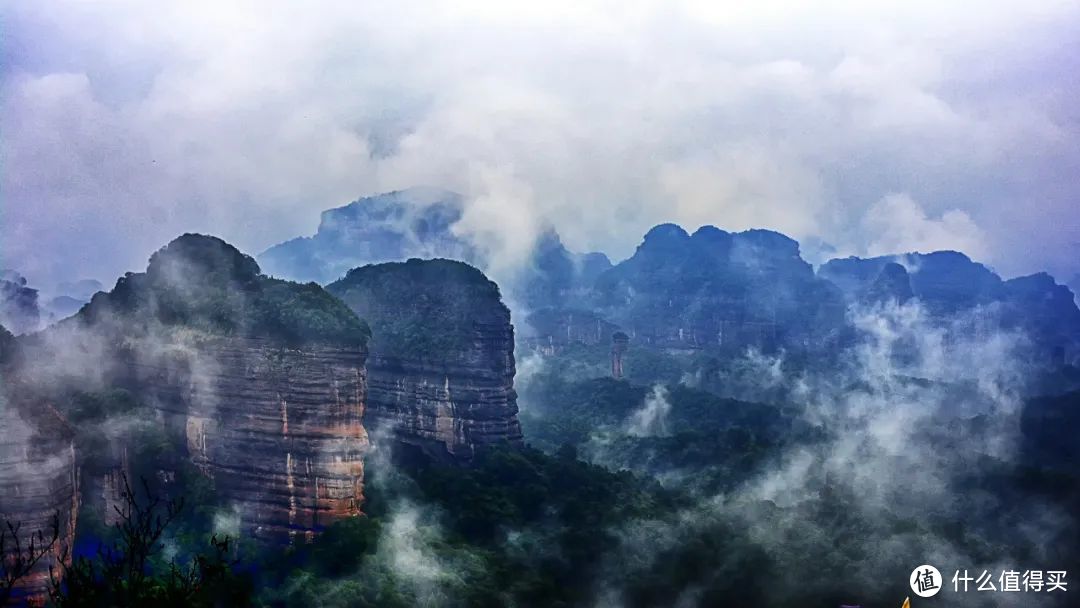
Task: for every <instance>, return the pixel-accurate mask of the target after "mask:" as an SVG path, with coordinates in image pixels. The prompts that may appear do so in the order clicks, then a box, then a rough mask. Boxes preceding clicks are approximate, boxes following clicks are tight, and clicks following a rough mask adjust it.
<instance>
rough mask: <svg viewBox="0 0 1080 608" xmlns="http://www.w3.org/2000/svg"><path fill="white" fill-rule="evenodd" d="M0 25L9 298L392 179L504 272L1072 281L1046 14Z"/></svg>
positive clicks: (138, 15) (490, 12)
mask: <svg viewBox="0 0 1080 608" xmlns="http://www.w3.org/2000/svg"><path fill="white" fill-rule="evenodd" d="M2 11H3V12H2V13H0V19H2V20H3V22H4V24H5V47H4V54H5V68H6V69H5V70H4V73H3V76H2V82H0V92H2V98H3V111H4V116H5V125H6V126H5V137H4V146H3V148H4V157H5V162H4V166H3V171H2V176H0V179H2V185H3V190H4V192H5V196H4V220H3V221H4V228H5V238H4V240H3V243H2V246H0V248H2V255H3V264H4V266H7V267H11V268H16V269H18V270H20V271H21V272H22V273H23V274H24V275H26V276H28V277H29V278H30V280H31V283H32V284H35V285H40V286H45V287H48V286H50V285H52V284H54V283H55V282H57V281H61V280H73V279H78V278H84V277H90V278H98V279H101V280H105V281H108V280H111V278H112V277H114V276H117V275H119V274H121V273H122V272H124V271H127V270H132V269H137V268H139V267H140V264H141V262H142V260H144V259H145V258H146V256H147V255H148V254H149V253H150V252H151V251H153V250H154V249H155V248H156V247H158V246H159V245H160V244H161V243H163V242H166V241H167V240H168V239H169V238H171V237H172V236H175V235H176V234H179V233H181V232H185V231H199V232H211V231H212V232H214V233H216V234H219V235H220V236H222V237H224V238H225V239H226V240H228V241H230V242H233V243H235V244H237V245H238V246H239V247H241V248H242V249H244V250H247V251H253V252H257V251H261V250H263V249H265V248H266V247H268V246H270V245H272V244H274V243H278V242H281V241H284V240H286V239H288V238H292V237H295V236H299V235H303V234H311V233H312V232H313V231H314V228H315V225H316V222H317V221H318V217H319V212H320V211H321V210H323V209H327V208H330V207H335V206H339V205H342V204H345V203H347V202H348V201H351V200H355V199H356V198H357V197H358V196H361V195H367V194H373V193H377V192H384V191H389V190H393V189H400V188H405V187H412V186H431V187H442V188H448V189H451V190H454V191H457V192H461V193H462V194H463V196H464V197H465V202H466V209H465V213H464V216H463V218H462V220H461V222H460V223H459V225H458V226H457V230H458V231H459V232H460V233H462V234H464V235H466V236H468V237H469V238H470V240H471V241H472V242H475V243H477V244H478V245H479V246H480V248H481V249H483V250H485V251H488V252H493V253H494V255H493V256H492V259H496V260H498V261H499V263H500V264H504V265H507V266H513V265H515V264H519V263H520V262H521V261H523V260H524V259H525V258H526V256H527V254H528V252H529V250H530V247H531V244H532V243H533V241H534V239H535V238H536V236H537V234H538V233H539V231H541V230H543V229H544V228H545V227H546V226H548V225H551V226H554V227H555V228H556V229H557V230H558V231H559V232H560V234H562V235H563V237H564V239H565V241H566V242H567V244H568V246H569V247H570V248H571V249H573V250H577V251H588V250H602V251H605V252H607V253H608V254H609V255H611V256H612V257H613V259H619V258H622V257H625V256H627V255H628V254H629V253H630V252H631V251H632V248H633V247H634V245H636V242H637V237H638V236H639V235H640V234H643V233H644V232H645V231H646V230H647V229H648V228H649V227H650V226H652V225H655V224H658V223H660V222H664V221H674V222H679V223H682V224H684V225H689V226H697V225H700V224H706V223H709V224H715V225H718V226H720V227H722V228H725V229H729V230H742V229H747V228H753V227H761V228H771V229H775V230H779V231H782V232H784V233H786V234H789V235H791V236H793V237H795V238H797V239H800V240H802V241H805V242H806V243H809V244H812V246H808V247H806V248H805V249H806V251H805V253H806V255H807V256H808V257H810V258H819V257H827V256H832V255H847V254H875V253H881V252H888V253H893V252H901V251H909V250H911V251H914V250H920V251H926V250H929V249H940V248H950V249H962V250H965V251H968V252H969V253H971V254H973V255H974V256H976V257H979V258H980V259H985V260H986V261H987V262H988V263H990V264H991V265H993V266H994V267H995V269H997V270H998V271H999V272H1001V273H1003V274H1004V275H1006V276H1012V275H1015V274H1020V273H1027V272H1032V271H1035V270H1041V269H1046V270H1049V271H1051V272H1052V273H1054V274H1055V275H1059V276H1072V274H1075V272H1076V271H1077V268H1076V265H1075V259H1077V257H1078V255H1077V254H1078V252H1080V250H1078V249H1077V247H1078V242H1080V234H1078V227H1077V225H1076V223H1075V222H1073V221H1071V219H1070V217H1069V214H1070V210H1072V209H1073V208H1074V207H1075V202H1076V199H1077V195H1078V192H1077V189H1076V185H1075V183H1073V180H1071V179H1070V178H1069V176H1071V175H1074V174H1076V172H1077V170H1080V154H1078V152H1077V148H1076V146H1075V145H1073V142H1075V141H1076V139H1077V136H1078V135H1080V117H1078V115H1077V114H1076V112H1075V107H1074V106H1075V104H1073V103H1072V100H1073V99H1074V98H1075V95H1076V93H1077V91H1078V90H1080V83H1078V80H1077V78H1078V77H1077V74H1080V66H1078V65H1077V59H1076V57H1077V55H1076V53H1075V52H1074V50H1075V48H1074V47H1075V45H1074V44H1073V41H1074V40H1075V39H1076V37H1077V28H1078V26H1080V13H1078V12H1077V8H1076V7H1075V6H1074V5H1072V4H1071V3H1066V2H1057V1H1053V0H1040V1H1037V2H1029V3H1024V4H1022V5H1018V4H1016V3H1010V2H994V3H990V4H984V5H982V6H980V8H979V10H978V11H972V10H969V9H966V8H962V7H960V6H942V5H940V4H931V3H921V2H916V3H911V2H904V3H899V2H896V3H894V2H882V3H875V4H874V5H872V6H869V5H866V6H859V7H852V6H848V5H846V4H843V3H825V4H819V5H817V6H815V7H814V8H813V9H810V8H808V7H804V6H801V5H798V4H794V3H793V4H788V3H785V2H770V3H767V4H765V5H760V6H759V5H755V6H754V7H748V6H744V5H741V4H736V3H721V4H715V3H699V2H692V1H688V2H680V3H675V4H671V3H651V2H639V3H633V4H631V5H629V6H628V5H625V3H620V4H618V5H617V7H616V6H615V5H611V4H610V3H607V2H604V1H600V2H591V3H578V2H574V3H557V4H554V5H552V4H551V3H545V4H544V6H543V8H541V7H540V6H539V5H536V6H531V5H528V4H513V5H503V4H499V3H486V2H467V3H460V2H453V3H447V2H427V3H421V2H405V3H395V4H394V5H393V6H390V5H380V4H378V3H359V4H357V3H343V2H333V1H328V2H319V3H316V4H313V5H312V4H309V5H305V6H304V7H297V6H295V5H291V4H287V3H273V4H269V5H268V4H265V3H239V4H232V5H230V7H229V8H222V7H220V6H219V5H216V4H212V3H199V2H196V3H176V4H156V5H155V6H154V7H153V8H151V7H147V6H145V5H143V4H141V3H136V2H129V1H125V0H114V1H110V2H103V3H93V4H85V3H80V2H69V1H66V0H53V1H49V2H40V3H29V4H27V3H13V4H10V5H7V6H5V7H4V8H3V9H2ZM1034 242H1038V243H1039V246H1038V247H1033V246H1032V245H1031V244H1032V243H1034ZM43 251H48V252H49V253H50V255H42V253H41V252H43ZM811 261H814V262H820V261H821V260H820V259H811Z"/></svg>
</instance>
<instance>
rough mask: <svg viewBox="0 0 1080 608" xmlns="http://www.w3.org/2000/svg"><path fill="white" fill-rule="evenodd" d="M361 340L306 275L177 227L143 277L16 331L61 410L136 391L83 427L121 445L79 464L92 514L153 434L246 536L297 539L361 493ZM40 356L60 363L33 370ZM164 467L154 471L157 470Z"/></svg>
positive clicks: (345, 312)
mask: <svg viewBox="0 0 1080 608" xmlns="http://www.w3.org/2000/svg"><path fill="white" fill-rule="evenodd" d="M368 335H369V330H368V328H367V326H366V325H365V324H364V323H363V322H362V321H361V320H359V319H358V318H357V317H356V316H355V315H354V314H353V313H352V312H351V311H350V310H349V309H348V308H347V307H346V306H345V305H344V304H342V303H341V302H340V301H338V300H337V299H335V298H334V297H332V296H331V295H329V294H328V293H326V292H325V291H324V290H323V289H322V288H321V287H319V286H318V285H315V284H308V285H300V284H296V283H289V282H286V281H280V280H276V279H270V278H268V277H266V276H264V275H262V274H261V273H260V270H259V267H258V265H257V264H256V263H255V262H254V260H252V259H251V258H250V257H248V256H246V255H243V254H242V253H240V252H239V251H237V250H236V249H235V248H233V247H231V246H230V245H228V244H227V243H225V242H224V241H221V240H219V239H215V238H212V237H205V236H200V235H184V236H182V237H180V238H178V239H176V240H175V241H173V242H172V243H170V244H169V245H168V246H166V247H165V248H163V249H162V250H161V251H159V252H157V253H156V254H154V256H153V257H152V258H151V260H150V264H149V266H148V268H147V271H146V272H145V273H138V274H131V273H129V274H128V275H126V276H125V277H123V278H121V279H120V280H119V281H117V284H116V286H115V287H114V288H113V289H112V290H111V291H109V292H102V293H99V294H97V295H96V296H95V297H94V298H93V300H92V301H91V302H90V303H89V304H88V305H87V306H86V307H84V308H83V309H82V310H81V311H80V312H79V313H78V314H77V315H76V316H75V317H72V318H71V319H68V320H66V321H64V322H61V323H60V324H58V325H57V326H55V327H54V328H51V329H50V330H48V331H47V332H44V333H43V334H41V335H38V336H35V337H34V338H32V340H27V343H28V344H27V345H28V346H29V347H30V348H29V351H31V352H34V353H36V354H35V355H33V356H31V357H29V358H28V360H27V361H25V362H24V365H25V366H26V367H27V368H29V369H33V370H35V375H36V376H37V377H38V380H39V383H40V384H42V385H47V386H49V387H50V388H43V389H42V390H51V391H52V392H53V393H54V394H57V395H58V396H61V397H64V396H65V395H66V393H65V392H64V391H65V390H67V389H70V390H69V391H68V392H69V393H70V395H71V399H70V402H71V404H70V405H69V408H71V413H72V414H73V415H83V412H84V411H85V410H86V409H87V408H82V409H79V408H78V407H77V405H78V403H77V401H78V399H80V398H83V399H84V400H85V396H84V397H79V395H82V394H83V393H85V392H86V391H88V390H95V391H106V392H108V391H113V392H116V391H120V392H122V393H124V394H127V395H131V400H132V401H134V402H136V403H135V404H134V405H131V406H125V407H123V408H113V409H115V410H116V411H115V412H114V413H111V414H108V415H98V416H97V417H96V418H94V417H90V418H88V419H87V421H86V423H85V425H84V426H86V428H88V429H100V431H101V432H102V433H112V432H114V431H115V429H121V431H120V432H118V434H117V435H116V436H115V437H114V443H119V444H122V445H120V446H119V447H120V448H123V449H113V448H115V447H117V446H110V449H108V450H104V449H100V450H98V452H99V454H98V455H97V456H95V457H94V459H95V460H96V462H94V463H92V464H94V465H95V466H93V467H90V468H92V469H93V471H94V474H95V477H94V479H92V480H91V483H90V484H89V485H90V486H91V487H92V488H93V492H92V496H91V497H90V498H91V499H92V500H95V501H98V503H97V504H98V505H99V507H98V510H100V511H101V513H100V514H101V515H105V514H106V513H107V511H108V508H107V506H108V503H109V500H110V496H113V495H115V491H114V490H115V487H114V486H115V478H116V477H117V476H118V475H119V474H121V473H129V474H130V471H128V470H127V469H128V468H129V465H128V462H129V461H131V460H134V459H135V456H134V453H135V451H136V450H137V449H138V447H139V445H138V444H139V443H140V442H143V441H145V438H146V437H147V434H148V433H149V434H150V436H151V437H152V438H154V437H163V441H165V442H166V443H168V444H169V445H170V449H169V450H167V452H168V453H169V454H170V455H171V454H179V455H180V456H181V457H182V458H184V459H185V460H186V461H189V462H191V463H194V464H195V465H196V466H197V467H198V468H199V469H200V470H201V471H202V472H203V473H204V474H205V475H207V476H209V477H210V478H211V479H213V485H214V488H215V489H216V493H217V496H218V497H219V498H220V499H221V501H222V502H223V503H224V504H225V506H226V507H234V508H236V509H237V511H238V513H239V515H240V519H241V525H242V528H243V529H244V534H245V536H247V535H254V536H255V537H257V538H262V539H267V540H292V539H295V538H297V537H300V538H304V539H308V538H310V537H311V536H312V535H313V534H314V533H316V532H317V531H318V530H319V529H321V528H322V527H324V526H326V525H327V524H329V523H332V522H333V521H335V520H337V519H340V518H342V517H348V516H351V515H355V514H357V513H359V509H360V505H361V503H362V501H363V495H362V490H363V456H364V453H365V451H366V450H367V447H368V438H367V433H366V431H365V429H364V425H363V416H364V402H365V398H366V390H367V382H366V372H365V359H366V356H367V347H366V342H367V338H368ZM50 358H52V360H56V361H60V362H61V364H60V365H56V366H52V367H53V369H52V372H46V371H42V370H44V369H48V368H49V367H50V365H48V364H45V363H44V362H46V361H49V360H50ZM35 362H36V363H37V365H35ZM65 387H67V388H65ZM106 401H107V400H106ZM89 409H91V410H93V411H100V410H101V409H102V407H99V406H95V407H94V408H89ZM148 425H149V426H152V427H154V428H149V429H147V428H146V427H147V426H148ZM131 429H137V430H138V431H139V432H140V433H141V435H135V434H133V433H132V432H130V431H131ZM155 433H156V435H155ZM110 437H112V436H110ZM140 437H142V439H140ZM154 440H155V441H157V439H154ZM91 443H92V442H90V441H87V444H88V445H90V444H91ZM129 444H130V445H129ZM118 454H119V456H118ZM140 464H141V465H146V464H147V463H140ZM175 465H176V462H175V459H173V461H170V460H169V458H164V457H163V458H162V462H160V463H157V465H156V466H158V467H160V468H161V472H162V474H166V475H167V474H169V470H168V469H169V468H170V467H174V466H175ZM110 489H112V491H111V490H110ZM113 498H115V496H113Z"/></svg>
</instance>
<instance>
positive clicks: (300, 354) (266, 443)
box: [136, 338, 368, 540]
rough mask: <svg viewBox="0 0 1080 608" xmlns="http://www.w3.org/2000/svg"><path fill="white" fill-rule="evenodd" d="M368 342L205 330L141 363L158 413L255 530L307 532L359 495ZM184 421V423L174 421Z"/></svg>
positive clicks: (353, 507)
mask: <svg viewBox="0 0 1080 608" xmlns="http://www.w3.org/2000/svg"><path fill="white" fill-rule="evenodd" d="M365 358H366V351H365V349H364V348H362V347H352V348H349V347H341V346H325V345H308V346H306V347H304V348H288V347H284V346H282V345H281V344H279V343H276V342H275V341H272V340H267V339H255V338H228V339H220V340H212V341H208V342H206V343H203V344H200V345H199V346H198V347H196V348H193V349H191V350H189V351H188V353H187V354H186V355H185V358H184V359H182V360H176V359H173V360H172V361H169V362H167V363H166V362H163V361H162V360H160V359H159V360H158V361H157V362H156V364H155V363H150V364H149V365H147V366H146V367H143V368H142V369H141V370H140V372H141V375H142V377H141V378H139V380H138V382H137V383H136V386H144V387H148V390H149V391H151V392H152V393H153V394H154V395H155V396H156V397H157V398H156V399H154V403H155V404H156V407H157V409H158V411H159V412H160V414H161V416H162V419H163V420H165V421H167V422H166V424H167V425H168V426H170V427H171V428H172V430H173V431H174V432H180V433H182V434H183V440H184V442H185V445H186V446H187V453H188V455H189V457H190V458H191V460H192V462H193V463H195V465H196V466H198V467H199V468H200V469H201V470H203V471H204V472H205V473H206V474H207V475H209V476H210V477H211V478H212V479H213V480H214V486H215V487H216V489H217V493H218V495H219V497H220V498H221V499H222V500H223V501H224V502H225V503H226V504H228V505H231V506H233V507H235V508H236V509H237V510H238V512H239V513H240V516H241V523H242V526H243V528H245V530H247V531H249V532H250V533H251V534H253V535H254V536H256V537H258V538H266V539H271V540H283V539H288V540H292V539H294V538H295V537H297V536H298V535H300V536H301V537H302V538H304V539H306V540H310V539H311V537H312V535H313V534H314V533H315V532H316V531H318V530H319V529H321V528H323V527H325V526H326V525H328V524H330V523H333V522H334V521H337V520H339V519H342V518H344V517H349V516H352V515H357V514H359V512H360V505H361V503H362V501H363V479H364V464H363V457H364V454H365V452H366V451H367V448H368V438H367V432H366V430H365V428H364V424H363V417H364V401H365V394H366V385H367V383H366V371H365V369H364V362H365ZM181 425H182V426H181Z"/></svg>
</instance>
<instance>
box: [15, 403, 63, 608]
mask: <svg viewBox="0 0 1080 608" xmlns="http://www.w3.org/2000/svg"><path fill="white" fill-rule="evenodd" d="M7 408H12V409H7ZM14 408H15V406H14V405H13V404H7V405H6V406H5V409H4V410H3V411H0V520H3V521H2V522H0V524H2V525H4V527H5V528H6V527H7V525H6V522H11V523H12V524H13V525H18V526H19V528H18V536H19V541H20V544H21V546H22V548H23V550H24V552H25V550H26V548H27V547H28V546H29V544H30V542H31V537H32V536H34V535H36V534H37V533H38V532H40V533H41V534H42V535H43V536H44V537H45V539H46V542H48V541H49V539H51V538H52V535H53V531H54V527H53V526H54V524H56V525H58V529H57V530H56V531H57V533H58V539H57V542H56V543H55V544H54V545H53V546H52V547H51V550H50V551H49V553H48V554H46V555H45V556H44V557H43V558H42V559H41V560H40V561H39V562H38V563H37V564H36V566H35V568H34V569H33V571H32V572H31V573H30V575H29V576H27V577H25V578H23V579H22V580H20V581H19V582H18V583H17V586H16V589H15V590H14V596H13V599H14V600H16V604H18V603H24V602H30V603H41V602H43V601H44V599H45V598H46V597H47V590H48V585H49V581H50V578H49V568H50V567H55V566H57V565H58V564H59V560H60V559H62V558H64V557H65V556H66V551H67V550H69V549H70V548H71V546H72V541H73V539H74V536H75V519H76V514H77V512H78V505H79V473H78V469H77V467H76V465H75V448H74V445H73V443H72V440H71V434H70V432H69V430H68V429H66V428H65V425H64V423H63V421H62V420H61V418H60V417H59V415H58V414H56V412H55V410H53V409H52V406H50V405H47V404H40V403H38V404H32V405H31V406H27V407H22V408H18V409H19V410H21V411H20V412H19V413H16V411H15V409H14ZM11 545H12V543H11V541H10V539H8V540H7V543H6V546H7V547H8V548H9V550H10V547H11ZM39 546H40V545H39ZM2 557H3V558H5V559H6V558H7V557H8V556H7V555H5V556H2Z"/></svg>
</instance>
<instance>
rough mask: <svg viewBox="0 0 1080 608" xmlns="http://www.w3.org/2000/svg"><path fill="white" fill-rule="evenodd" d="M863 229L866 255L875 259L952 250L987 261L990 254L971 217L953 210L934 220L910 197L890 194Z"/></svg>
mask: <svg viewBox="0 0 1080 608" xmlns="http://www.w3.org/2000/svg"><path fill="white" fill-rule="evenodd" d="M862 229H863V234H865V235H866V238H867V239H868V244H867V246H866V250H865V253H866V254H867V255H871V256H877V255H889V254H893V253H910V252H921V253H928V252H931V251H938V250H943V249H952V250H955V251H963V252H964V253H967V254H968V255H969V256H971V257H973V258H975V259H985V258H986V256H987V255H988V253H989V250H988V248H987V246H986V235H985V234H984V233H983V231H982V230H981V229H980V228H979V227H978V226H977V225H975V222H974V221H972V219H971V216H969V215H968V214H967V213H965V212H963V211H960V210H958V209H950V210H948V211H946V212H944V213H943V214H941V217H939V218H936V219H935V218H930V217H927V215H926V212H925V211H924V210H923V208H922V207H920V206H919V204H918V203H916V202H915V201H914V200H912V199H911V197H910V196H908V195H906V194H890V195H889V196H886V197H884V198H882V199H881V200H879V201H878V202H876V203H874V205H873V206H872V207H870V209H869V210H867V212H866V215H865V216H864V217H863V220H862Z"/></svg>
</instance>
